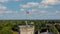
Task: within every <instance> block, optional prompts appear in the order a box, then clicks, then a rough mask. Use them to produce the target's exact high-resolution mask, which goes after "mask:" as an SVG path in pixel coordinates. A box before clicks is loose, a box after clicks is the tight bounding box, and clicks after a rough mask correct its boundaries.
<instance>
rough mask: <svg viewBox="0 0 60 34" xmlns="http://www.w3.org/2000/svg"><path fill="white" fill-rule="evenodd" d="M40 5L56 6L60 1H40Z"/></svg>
mask: <svg viewBox="0 0 60 34" xmlns="http://www.w3.org/2000/svg"><path fill="white" fill-rule="evenodd" d="M41 3H42V4H48V5H56V4H60V0H42V1H41Z"/></svg>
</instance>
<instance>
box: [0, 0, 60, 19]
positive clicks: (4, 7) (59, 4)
mask: <svg viewBox="0 0 60 34" xmlns="http://www.w3.org/2000/svg"><path fill="white" fill-rule="evenodd" d="M27 12H29V13H27ZM25 19H28V20H42V19H53V20H55V19H60V0H0V20H25Z"/></svg>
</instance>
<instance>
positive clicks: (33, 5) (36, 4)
mask: <svg viewBox="0 0 60 34" xmlns="http://www.w3.org/2000/svg"><path fill="white" fill-rule="evenodd" d="M20 6H21V7H22V8H30V7H36V6H39V3H37V2H28V3H27V4H25V5H20Z"/></svg>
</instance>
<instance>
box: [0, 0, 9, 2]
mask: <svg viewBox="0 0 60 34" xmlns="http://www.w3.org/2000/svg"><path fill="white" fill-rule="evenodd" d="M7 1H9V0H0V2H7Z"/></svg>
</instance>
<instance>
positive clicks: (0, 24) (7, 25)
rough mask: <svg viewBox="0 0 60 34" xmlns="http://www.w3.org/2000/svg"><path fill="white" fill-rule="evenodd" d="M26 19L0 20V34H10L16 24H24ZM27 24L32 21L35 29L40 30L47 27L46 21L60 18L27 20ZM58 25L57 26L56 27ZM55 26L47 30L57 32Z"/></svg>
mask: <svg viewBox="0 0 60 34" xmlns="http://www.w3.org/2000/svg"><path fill="white" fill-rule="evenodd" d="M25 21H26V20H0V34H5V33H7V34H12V31H11V30H12V28H13V27H15V26H18V25H23V24H25ZM27 21H28V24H30V23H31V22H34V25H35V31H38V30H41V28H44V27H47V26H46V23H49V22H50V23H54V22H55V23H57V22H60V20H27ZM59 27H60V26H57V28H58V29H60V28H59ZM57 28H56V27H55V26H51V27H49V30H50V31H52V32H57Z"/></svg>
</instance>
